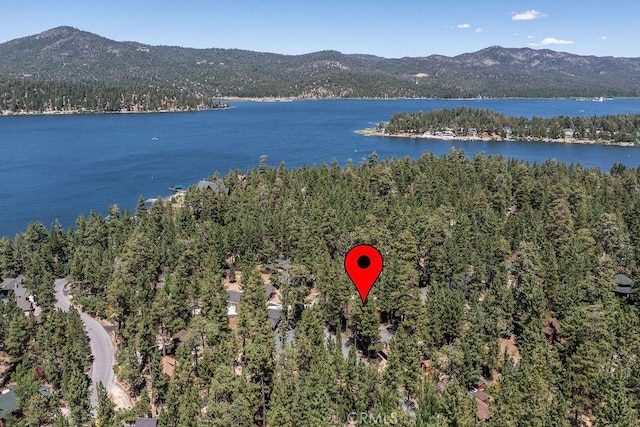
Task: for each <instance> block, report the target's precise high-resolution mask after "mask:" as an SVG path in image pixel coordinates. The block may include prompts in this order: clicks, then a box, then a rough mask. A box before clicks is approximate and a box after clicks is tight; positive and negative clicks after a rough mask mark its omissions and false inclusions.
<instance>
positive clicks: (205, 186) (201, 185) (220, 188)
mask: <svg viewBox="0 0 640 427" xmlns="http://www.w3.org/2000/svg"><path fill="white" fill-rule="evenodd" d="M196 188H197V189H198V190H207V191H213V192H215V193H216V194H229V189H228V188H227V187H226V186H225V185H224V182H222V180H220V179H218V180H216V181H204V180H203V181H199V182H198V184H197V185H196Z"/></svg>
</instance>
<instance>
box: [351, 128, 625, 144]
mask: <svg viewBox="0 0 640 427" xmlns="http://www.w3.org/2000/svg"><path fill="white" fill-rule="evenodd" d="M356 133H359V134H360V135H365V136H382V137H387V138H413V139H437V140H440V141H484V142H489V141H496V142H501V141H514V142H554V143H558V144H584V145H587V144H589V145H615V146H618V147H635V146H636V144H635V143H633V142H625V141H622V142H614V141H606V140H592V139H574V138H553V139H552V138H527V139H524V140H516V139H508V138H504V139H503V138H502V137H501V136H500V135H494V136H490V137H489V136H482V137H480V136H447V135H432V134H426V133H424V134H415V133H394V134H389V133H385V132H380V131H379V130H377V129H375V128H369V129H361V130H358V131H356Z"/></svg>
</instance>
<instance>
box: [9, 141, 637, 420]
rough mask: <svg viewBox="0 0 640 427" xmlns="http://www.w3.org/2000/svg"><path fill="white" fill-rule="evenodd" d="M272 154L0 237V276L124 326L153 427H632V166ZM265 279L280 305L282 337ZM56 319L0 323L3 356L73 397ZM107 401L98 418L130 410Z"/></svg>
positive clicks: (131, 381)
mask: <svg viewBox="0 0 640 427" xmlns="http://www.w3.org/2000/svg"><path fill="white" fill-rule="evenodd" d="M266 161H267V159H266V158H264V157H263V158H262V159H261V162H260V165H259V167H258V168H256V169H255V170H251V171H248V172H241V171H235V172H233V173H230V174H229V175H227V176H225V177H223V178H220V177H218V176H214V177H213V178H212V180H213V181H214V182H218V183H219V185H217V186H215V188H213V189H212V190H197V189H195V187H194V188H192V189H190V190H189V191H188V192H187V193H186V195H185V198H184V203H183V205H182V206H178V205H175V204H174V205H173V206H172V205H170V204H161V203H155V204H154V205H153V206H152V207H151V208H150V209H149V210H147V209H146V208H145V206H144V203H143V202H142V200H141V202H140V204H139V206H138V208H137V209H136V212H134V213H130V212H120V211H119V210H118V208H117V207H116V206H112V207H111V208H110V209H109V212H108V213H109V215H108V217H105V216H104V215H98V214H91V215H89V216H88V217H80V218H78V221H77V226H76V227H75V228H74V229H72V230H68V231H63V230H61V229H60V227H58V226H55V225H54V226H53V227H52V228H51V229H50V230H46V229H45V228H44V227H43V226H42V225H41V224H32V225H30V226H29V229H28V230H26V232H25V233H22V234H19V235H18V236H16V237H15V239H13V240H9V239H2V240H1V241H0V272H1V273H2V275H3V276H4V277H8V276H11V277H13V276H15V275H17V274H19V273H24V274H25V285H26V286H27V287H29V288H31V289H34V290H35V291H36V294H37V295H38V299H42V300H43V301H48V300H50V297H51V296H52V295H51V294H52V292H53V277H54V276H55V277H62V276H65V277H68V278H69V279H70V281H71V282H72V288H73V293H74V295H75V297H74V300H75V301H76V303H78V304H80V305H81V306H83V307H84V308H85V310H87V311H88V312H89V313H91V314H93V315H96V316H100V317H102V318H106V319H109V321H110V322H112V323H113V324H114V326H115V336H116V337H117V341H118V348H119V350H118V354H117V361H118V367H117V374H118V375H119V377H120V378H121V380H122V381H123V382H124V383H126V384H127V388H128V391H129V392H130V393H131V395H132V396H133V397H134V399H135V401H136V405H135V408H134V410H133V411H135V412H136V413H137V414H138V415H143V414H146V413H147V411H148V410H151V411H152V412H153V414H154V415H155V414H158V417H159V425H162V426H181V427H183V426H201V425H210V426H246V425H268V426H311V425H313V426H336V425H346V424H347V422H348V421H349V420H351V421H354V420H356V418H357V421H358V423H359V424H358V425H373V424H375V423H376V422H378V421H381V420H386V421H387V422H388V423H391V422H393V423H395V425H402V426H409V425H437V426H445V425H456V426H474V425H478V424H481V423H486V424H483V425H492V426H500V427H502V426H520V425H539V426H551V425H553V426H579V425H580V426H582V425H620V426H622V425H624V426H629V425H637V419H638V411H639V410H640V401H639V400H638V396H640V381H639V380H638V378H640V359H639V358H638V355H639V354H640V332H639V331H640V329H639V327H638V326H639V325H640V311H639V309H640V300H639V299H638V295H637V294H636V293H631V294H619V293H615V292H613V291H614V290H615V289H616V283H615V280H614V278H615V276H616V274H624V275H625V276H628V277H629V278H631V279H632V280H633V281H636V280H637V278H638V262H639V261H640V253H639V252H638V245H639V244H640V184H639V178H640V168H639V169H635V170H634V169H627V168H625V167H624V166H619V165H616V166H614V168H613V169H612V170H611V172H610V173H603V172H600V171H598V170H593V169H583V168H582V167H581V166H579V165H570V166H569V165H566V164H562V163H557V162H553V161H549V162H546V163H544V164H538V165H535V166H531V165H528V164H526V163H523V162H521V161H516V160H505V159H504V158H502V157H488V158H486V157H484V156H482V155H476V156H475V157H473V158H468V157H465V155H464V153H462V152H457V151H451V152H450V153H449V154H448V155H446V156H444V157H436V156H434V155H432V154H426V153H425V154H424V155H423V156H422V157H421V158H420V159H418V160H415V161H414V160H411V159H409V158H403V159H393V160H388V161H387V160H385V161H380V160H378V159H377V158H376V155H375V153H374V154H372V155H370V156H369V157H368V158H367V159H363V160H362V162H361V163H360V164H353V163H349V164H347V165H345V166H344V167H340V166H339V165H338V164H337V163H336V162H333V163H331V164H323V165H320V166H312V167H311V166H307V167H302V168H300V169H293V170H290V169H287V168H285V167H284V165H280V166H279V167H277V168H271V167H268V166H267V164H266ZM243 174H246V175H243ZM222 182H223V183H224V185H222ZM223 189H224V190H226V189H228V190H229V191H223ZM358 243H368V244H372V245H374V246H376V247H377V248H378V249H379V250H380V251H381V252H382V254H383V257H384V265H385V267H384V270H383V272H382V275H381V277H380V278H379V280H378V282H377V283H376V285H375V286H374V288H373V289H372V291H371V294H370V295H369V298H368V303H367V304H366V305H362V304H361V302H360V299H359V297H358V296H357V295H356V293H355V288H354V287H353V285H352V284H351V283H350V281H349V279H348V277H347V275H346V274H345V272H344V266H343V265H344V256H345V254H346V253H347V251H348V250H349V249H350V248H352V247H353V246H354V245H356V244H358ZM29 254H36V255H29ZM240 271H241V273H239V274H238V275H237V277H238V280H239V283H240V286H241V290H242V294H241V297H240V301H239V303H238V305H237V319H236V320H237V323H236V322H231V321H230V317H229V316H230V315H231V313H230V312H229V309H228V307H227V306H228V302H227V301H228V299H229V295H230V294H229V293H228V292H227V291H228V290H229V286H231V285H232V282H233V279H234V278H235V276H236V273H238V272H240ZM265 274H267V275H268V276H269V280H270V283H271V284H272V285H273V287H274V288H275V291H274V290H271V291H270V290H269V289H270V288H267V298H271V296H270V295H274V294H275V295H277V297H278V298H279V299H280V303H281V305H282V307H283V311H282V314H281V316H280V319H279V323H278V324H277V326H276V327H275V330H273V329H272V327H271V326H270V324H269V322H268V320H269V319H270V318H271V317H270V313H271V308H270V306H269V307H268V306H267V304H266V303H265V302H266V299H265ZM225 287H226V288H227V289H225ZM635 287H636V285H635V284H634V285H632V289H635ZM269 292H271V294H270V293H269ZM270 301H271V300H270ZM43 306H44V314H43V316H45V318H47V319H48V318H49V316H53V318H55V315H54V314H51V310H52V305H51V304H50V303H49V304H43ZM0 307H5V305H4V304H0ZM3 309H5V310H6V308H3ZM61 321H62V320H58V322H61ZM73 321H74V320H73V319H70V320H68V322H73ZM18 322H22V323H24V322H27V323H28V327H23V326H21V325H18ZM48 324H49V320H45V322H43V323H35V322H32V321H31V320H30V319H29V318H25V317H24V316H23V315H22V314H21V313H19V314H15V313H14V314H11V313H10V314H9V315H7V316H0V331H2V333H3V336H2V341H1V343H2V348H1V350H2V351H4V352H6V353H7V354H8V356H9V357H10V360H11V363H12V364H13V366H14V369H15V366H16V365H17V364H19V366H21V368H20V369H31V368H32V367H33V366H35V365H36V364H42V365H43V366H44V367H45V368H44V369H45V374H47V381H48V382H49V383H51V384H52V385H53V387H54V391H55V390H57V389H59V388H60V389H62V394H61V397H62V398H63V399H64V400H67V401H68V402H72V400H68V399H71V397H67V396H68V392H67V393H66V394H65V381H66V380H65V378H67V377H66V375H67V372H68V368H66V367H63V368H58V367H56V366H55V365H54V366H51V365H46V364H44V360H43V358H46V357H49V356H50V355H49V356H47V354H45V353H42V351H41V350H39V349H40V348H41V345H42V344H40V342H41V341H40V337H41V336H44V335H46V334H47V333H48V332H47V330H48V329H49V326H47V325H48ZM336 332H337V340H336ZM52 339H53V338H51V339H50V340H49V341H48V342H50V343H52V344H50V347H51V346H54V347H55V342H56V341H51V340H52ZM76 339H77V340H78V341H79V342H80V343H81V342H82V338H81V337H77V338H76V337H73V336H68V337H67V342H68V344H67V346H69V347H70V346H72V345H73V344H71V343H75V340H76ZM25 343H27V344H25ZM354 343H355V344H354ZM17 346H21V347H17ZM343 347H344V348H343ZM17 348H25V349H26V350H25V352H24V353H20V354H19V353H18V352H17V350H16V349H17ZM69 351H71V349H69ZM74 354H75V353H74ZM78 354H82V353H78ZM166 357H171V358H173V360H175V366H174V369H175V370H174V371H173V372H171V375H170V376H169V377H167V376H164V375H163V365H162V361H163V360H166V359H165V358H166ZM65 360H66V359H65ZM74 360H75V359H74ZM51 363H55V358H54V360H53V361H51ZM59 369H60V370H59ZM69 369H71V368H69ZM48 372H62V379H61V380H60V379H59V380H54V379H49V377H48V375H49V374H48ZM479 389H482V390H479ZM469 390H472V391H473V392H474V395H475V397H473V396H472V395H471V394H470V393H469ZM481 392H482V393H481ZM56 395H57V394H56ZM73 402H75V401H73ZM106 402H107V400H106V399H105V398H104V396H103V398H102V399H101V407H100V408H99V411H98V417H99V424H100V426H102V427H104V426H115V425H120V424H118V422H117V421H116V419H123V418H127V417H131V416H133V413H132V412H129V413H125V412H122V411H120V412H116V413H115V414H114V411H113V408H112V407H111V406H110V405H109V404H107V403H106ZM54 406H55V405H54ZM71 408H72V411H73V410H74V408H77V404H73V405H71ZM81 408H84V407H81ZM487 408H488V410H489V413H488V415H487V414H486V413H485V412H483V411H484V409H487ZM75 410H76V413H74V416H75V417H77V418H76V419H78V420H82V419H83V417H84V416H86V410H85V409H75ZM83 411H84V412H83ZM53 412H55V411H54V410H53V409H52V410H51V413H53ZM83 413H84V414H85V415H83ZM43 416H44V415H43ZM51 416H53V415H51ZM487 416H488V419H487V420H486V421H482V422H481V421H480V420H479V419H480V418H482V419H485V418H487ZM57 422H58V423H59V424H56V425H64V423H63V420H62V421H61V420H60V419H59V420H58V421H57ZM352 425H353V424H352Z"/></svg>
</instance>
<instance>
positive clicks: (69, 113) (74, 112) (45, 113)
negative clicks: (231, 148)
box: [0, 106, 233, 117]
mask: <svg viewBox="0 0 640 427" xmlns="http://www.w3.org/2000/svg"><path fill="white" fill-rule="evenodd" d="M232 108H233V107H231V106H226V107H215V108H195V109H186V108H185V109H181V108H175V109H168V110H149V111H128V110H122V111H93V110H84V111H82V110H68V111H53V110H52V111H17V112H10V111H6V110H3V111H0V117H16V116H83V115H87V116H89V115H99V114H157V113H198V112H201V111H218V110H230V109H232Z"/></svg>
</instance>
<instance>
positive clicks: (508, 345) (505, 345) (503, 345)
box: [500, 335, 522, 363]
mask: <svg viewBox="0 0 640 427" xmlns="http://www.w3.org/2000/svg"><path fill="white" fill-rule="evenodd" d="M505 349H506V350H507V354H508V355H509V357H511V360H513V362H514V363H520V360H521V359H522V357H521V356H520V350H519V349H518V346H517V345H516V337H515V336H514V335H512V336H511V338H509V339H506V338H500V355H503V354H504V351H505Z"/></svg>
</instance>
